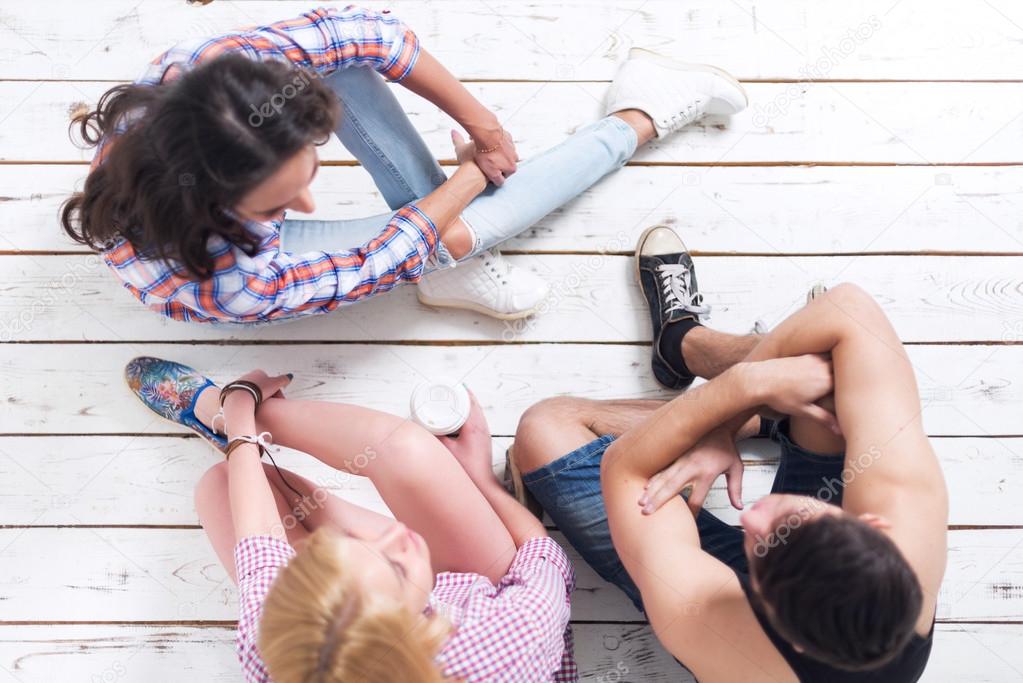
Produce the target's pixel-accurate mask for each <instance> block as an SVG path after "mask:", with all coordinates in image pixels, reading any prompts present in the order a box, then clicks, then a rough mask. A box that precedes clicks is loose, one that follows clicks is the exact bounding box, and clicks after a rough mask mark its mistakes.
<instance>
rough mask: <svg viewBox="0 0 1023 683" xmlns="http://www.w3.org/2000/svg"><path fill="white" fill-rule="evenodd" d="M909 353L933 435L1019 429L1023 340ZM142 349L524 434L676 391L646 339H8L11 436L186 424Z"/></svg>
mask: <svg viewBox="0 0 1023 683" xmlns="http://www.w3.org/2000/svg"><path fill="white" fill-rule="evenodd" d="M254 339H256V340H258V331H257V333H256V334H255V336H254ZM908 351H909V357H910V360H911V361H912V362H913V364H914V367H915V368H916V371H917V378H918V381H919V383H920V388H921V395H922V399H923V419H924V424H925V427H926V429H927V430H928V433H929V434H932V435H934V436H943V435H974V436H987V435H992V434H994V435H1000V434H1001V435H1007V434H1019V414H1020V409H1021V406H1023V347H1020V346H1004V345H998V346H985V345H971V346H922V347H909V349H908ZM138 355H154V356H157V357H162V358H171V359H174V360H177V361H180V362H183V363H186V364H189V365H191V366H193V367H197V368H202V369H204V370H206V371H208V372H209V373H210V374H211V375H212V376H213V377H214V378H215V379H217V380H219V381H226V380H228V379H233V378H235V377H238V376H240V375H241V374H243V373H244V372H246V371H248V370H250V369H252V368H254V367H262V368H264V369H266V370H268V371H269V372H294V373H296V377H295V382H294V389H293V390H292V391H291V392H290V395H291V396H292V397H293V398H306V399H315V400H331V401H341V402H354V403H359V404H361V405H366V406H368V407H371V408H376V409H380V410H387V411H390V412H393V413H396V414H400V415H403V414H405V412H404V411H406V410H407V401H408V392H409V391H411V390H412V388H413V385H414V384H415V383H416V382H418V381H420V379H422V378H425V377H428V376H441V375H446V376H451V377H454V378H456V379H461V380H463V381H465V382H466V383H467V384H468V385H469V386H471V387H472V388H473V389H474V391H475V392H476V394H477V396H478V397H479V399H480V402H481V403H482V405H483V407H484V409H485V410H486V411H487V414H488V415H489V416H490V425H491V427H492V429H493V430H494V433H496V434H512V433H514V430H515V426H516V424H517V423H518V418H519V416H520V415H521V414H522V411H524V410H525V409H526V408H528V407H529V406H530V405H532V404H533V403H535V402H536V401H538V400H540V399H543V398H546V397H548V396H554V395H561V394H574V395H580V396H588V397H590V398H597V399H609V398H644V397H645V398H653V397H669V396H670V394H669V393H667V392H664V391H662V390H660V389H659V388H658V387H657V385H656V384H655V382H654V380H653V379H652V377H651V376H650V372H649V349H648V348H646V347H644V346H631V345H630V346H619V345H577V344H550V345H548V344H529V345H524V346H519V345H498V346H458V347H450V346H392V345H387V344H369V345H361V344H351V345H336V346H335V345H316V344H308V345H305V344H303V345H294V346H292V345H287V344H281V345H276V346H263V345H254V346H244V347H242V346H220V345H217V346H208V345H162V344H148V343H147V344H52V345H51V344H41V345H30V344H6V345H0V376H3V377H4V378H5V379H6V380H7V382H6V383H5V385H4V393H3V395H2V396H3V399H4V400H5V401H6V406H7V409H6V410H5V411H3V412H2V413H0V434H77V433H137V432H145V433H168V432H171V431H175V430H174V427H173V426H172V425H170V424H168V423H165V422H164V421H162V420H160V419H159V418H157V417H156V416H155V415H154V414H152V413H151V412H150V411H148V410H147V409H146V408H145V406H143V405H142V404H140V403H139V402H138V400H137V399H136V398H135V397H134V396H132V395H131V393H130V392H129V391H128V390H127V389H126V388H125V386H124V384H123V380H122V379H121V375H122V372H123V368H124V366H125V364H126V363H127V362H128V361H129V360H130V359H131V358H132V357H134V356H138ZM550 368H558V373H557V374H556V375H554V374H552V373H551V372H550Z"/></svg>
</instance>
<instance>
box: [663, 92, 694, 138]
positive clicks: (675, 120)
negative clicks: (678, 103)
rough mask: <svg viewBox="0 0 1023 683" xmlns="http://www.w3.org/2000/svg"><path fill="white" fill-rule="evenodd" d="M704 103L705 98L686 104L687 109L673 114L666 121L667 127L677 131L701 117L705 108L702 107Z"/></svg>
mask: <svg viewBox="0 0 1023 683" xmlns="http://www.w3.org/2000/svg"><path fill="white" fill-rule="evenodd" d="M702 103H703V100H695V101H693V102H690V103H689V104H687V105H686V109H685V111H683V112H677V113H675V114H672V115H671V118H669V119H668V120H667V121H666V122H665V123H666V125H665V128H667V129H668V130H670V131H672V132H677V131H678V130H679V129H681V128H684V127H686V126H688V125H689V124H690V123H692V122H693V121H695V120H696V119H698V118H700V116H702V115H703V109H702V108H701V107H700V105H701V104H702Z"/></svg>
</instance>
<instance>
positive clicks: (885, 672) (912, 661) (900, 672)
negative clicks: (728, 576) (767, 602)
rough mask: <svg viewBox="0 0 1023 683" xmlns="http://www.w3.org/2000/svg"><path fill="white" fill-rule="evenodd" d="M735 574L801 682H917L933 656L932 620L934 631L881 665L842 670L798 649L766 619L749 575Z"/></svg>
mask: <svg viewBox="0 0 1023 683" xmlns="http://www.w3.org/2000/svg"><path fill="white" fill-rule="evenodd" d="M735 575H736V576H738V577H739V584H740V585H742V590H743V592H745V593H746V599H747V600H749V603H750V607H752V608H753V613H754V614H755V615H757V621H759V622H760V627H761V628H763V629H764V633H766V634H767V637H768V638H770V639H771V642H772V643H773V644H774V646H775V647H776V648H777V649H778V652H780V653H781V656H782V657H784V658H785V661H786V662H788V664H789V666H790V667H792V671H794V672H795V674H796V677H797V678H799V680H800V683H914V681H917V680H919V679H920V676H922V675H923V673H924V668H925V667H926V666H927V659H928V658H929V657H930V656H931V645H932V644H933V642H934V625H933V624H932V625H931V632H930V633H928V634H927V637H926V638H923V637H921V636H920V635H919V634H913V639H912V640H910V641H909V643H908V644H907V645H906V647H905V648H904V649H903V650H902V652H900V653H899V655H898V656H897V657H896V658H895V659H893V660H892V661H890V662H888V663H887V664H885V665H884V666H883V667H881V668H880V669H874V670H872V671H843V670H842V669H836V668H835V667H833V666H829V665H828V664H825V663H824V662H819V661H817V660H816V659H813V658H812V657H808V656H807V655H805V654H803V653H802V652H798V651H796V649H795V648H794V647H792V645H790V644H789V642H788V641H787V640H785V639H784V638H782V637H781V636H780V635H779V634H778V632H777V631H775V630H774V627H772V626H771V623H770V622H769V621H768V620H767V615H766V614H764V612H763V610H762V609H761V608H760V604H759V601H758V600H756V599H755V598H754V597H753V587H752V586H751V585H750V580H749V576H747V575H745V574H743V573H741V572H736V573H735Z"/></svg>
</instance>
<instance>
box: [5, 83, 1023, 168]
mask: <svg viewBox="0 0 1023 683" xmlns="http://www.w3.org/2000/svg"><path fill="white" fill-rule="evenodd" d="M111 86H112V84H111V83H109V82H108V83H97V82H76V83H68V82H44V83H31V82H25V81H7V82H0V120H3V121H4V126H3V128H2V129H0V160H4V161H62V162H64V161H78V160H85V159H90V158H91V156H92V152H91V151H83V150H81V149H78V148H76V147H75V146H74V145H73V144H72V141H71V138H70V137H68V136H66V135H63V134H54V133H53V131H64V130H66V129H67V125H68V121H69V115H70V114H71V113H72V112H75V111H78V110H79V109H81V108H82V107H90V106H94V105H95V102H96V101H97V99H98V98H99V96H100V94H101V93H102V92H103V91H105V90H106V89H108V88H110V87H111ZM468 88H469V90H470V91H471V92H473V94H475V95H476V96H477V97H478V98H479V100H480V101H481V102H484V103H485V104H486V105H487V106H488V107H490V108H492V109H493V110H494V112H495V113H496V114H497V115H498V117H500V118H501V120H502V123H503V124H504V125H505V127H506V128H507V129H508V130H509V131H510V132H511V133H512V134H513V136H514V138H515V141H516V145H517V147H518V151H519V153H520V154H521V155H522V157H523V158H524V159H528V158H530V157H531V156H533V155H535V154H537V153H538V152H541V151H543V150H546V149H548V148H550V147H551V146H553V145H555V144H557V143H558V142H560V141H561V140H563V139H564V138H565V137H566V136H567V135H569V134H571V133H572V132H574V131H575V130H577V129H579V128H580V127H582V126H584V125H586V124H588V123H590V122H592V121H596V120H597V119H599V118H600V117H601V116H603V114H604V111H603V104H602V102H603V97H604V93H605V91H606V90H607V84H606V83H592V82H582V83H551V84H536V83H470V84H468ZM747 90H748V92H749V97H750V101H751V102H752V103H753V104H752V106H751V107H750V108H749V109H747V110H746V111H744V112H742V113H740V114H738V115H736V116H735V117H734V118H732V119H731V120H726V119H723V118H719V117H714V118H708V119H705V120H704V121H702V122H700V123H698V124H696V125H694V126H691V127H689V128H688V129H687V130H686V131H684V132H683V133H681V134H679V135H673V136H670V137H668V138H665V139H664V140H658V141H654V142H652V143H650V144H649V145H646V146H645V147H644V148H643V149H641V150H640V151H639V153H638V154H637V155H636V156H635V158H634V160H635V161H637V162H658V163H669V164H691V163H701V164H721V163H729V164H735V163H739V164H743V163H761V162H768V163H774V162H783V163H811V162H827V163H850V162H857V163H910V164H949V163H951V164H958V163H1021V162H1023V157H1021V156H1020V150H1021V149H1023V127H1021V126H1019V125H1014V124H1015V123H1016V121H1017V119H1018V117H1019V102H1020V101H1021V98H1023V83H1011V84H1009V83H800V84H786V83H751V84H749V85H748V87H747ZM395 92H396V94H397V96H398V99H399V101H400V102H401V103H402V106H403V107H404V108H405V110H406V111H407V112H408V114H409V118H410V119H411V120H412V123H413V125H414V126H415V127H416V129H417V130H418V131H419V132H420V133H422V135H423V137H424V139H425V140H426V142H427V144H428V145H429V146H430V148H431V149H432V150H434V153H435V154H438V155H439V156H440V157H442V158H445V159H448V158H450V157H451V156H452V153H451V134H450V131H451V128H452V126H453V125H454V122H453V121H452V120H451V119H450V118H449V117H448V116H447V115H446V114H444V113H442V112H441V111H440V110H438V109H437V108H436V107H435V106H434V105H433V104H431V103H429V102H427V101H426V100H424V99H422V98H419V97H417V96H416V95H414V94H412V93H411V92H409V91H408V90H406V89H404V88H401V87H399V86H395ZM782 103H784V106H782ZM920 112H929V115H928V116H925V117H922V116H920ZM320 157H321V158H322V159H324V160H327V161H346V160H350V159H351V156H350V155H349V154H348V152H347V151H346V150H345V149H343V148H342V147H341V145H340V143H339V142H337V140H336V139H332V140H331V141H330V142H328V143H327V144H326V145H325V146H324V147H323V148H322V149H320Z"/></svg>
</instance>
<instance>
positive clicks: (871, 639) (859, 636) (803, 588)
mask: <svg viewBox="0 0 1023 683" xmlns="http://www.w3.org/2000/svg"><path fill="white" fill-rule="evenodd" d="M750 570H751V571H750V573H751V575H752V576H753V577H754V578H755V580H756V587H757V594H758V595H759V598H760V600H761V602H762V603H763V604H765V605H766V606H767V607H768V610H767V611H768V619H769V621H770V622H771V624H772V625H773V626H774V627H775V629H776V630H777V631H778V633H780V634H781V635H782V637H784V638H785V639H786V640H787V641H789V642H790V643H792V644H793V645H797V646H799V647H801V648H802V649H803V651H804V652H805V653H806V654H807V655H809V656H810V657H813V658H814V659H816V660H818V661H821V662H824V663H826V664H830V665H831V666H834V667H836V668H839V669H844V670H847V671H866V670H870V669H875V668H878V667H880V666H883V665H884V664H886V663H888V662H889V661H891V660H892V659H893V658H894V657H896V656H897V655H898V653H899V652H900V651H901V650H902V649H903V648H904V647H905V646H906V644H907V643H909V641H910V639H911V638H912V637H913V633H914V628H915V626H916V621H917V619H918V618H919V616H920V610H921V608H922V605H923V591H922V590H921V588H920V582H919V581H918V580H917V577H916V574H915V573H914V572H913V568H912V567H910V566H909V563H908V562H906V558H905V557H904V556H903V555H902V552H901V551H900V550H899V548H898V547H897V546H896V545H895V543H893V542H892V540H891V539H890V538H888V536H886V535H885V534H883V533H881V532H880V531H878V530H877V529H875V528H873V527H871V526H870V525H868V524H866V523H865V522H863V521H862V520H859V519H855V518H853V517H850V516H842V517H838V516H834V515H824V516H821V517H819V518H817V519H814V520H812V521H809V522H806V523H804V524H802V525H800V526H799V527H794V528H792V529H791V533H790V534H789V536H788V537H787V538H786V539H785V542H784V543H778V544H775V545H773V547H771V548H770V549H769V550H768V551H767V552H766V553H765V554H764V555H762V556H760V555H756V556H754V557H753V558H751V563H750Z"/></svg>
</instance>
